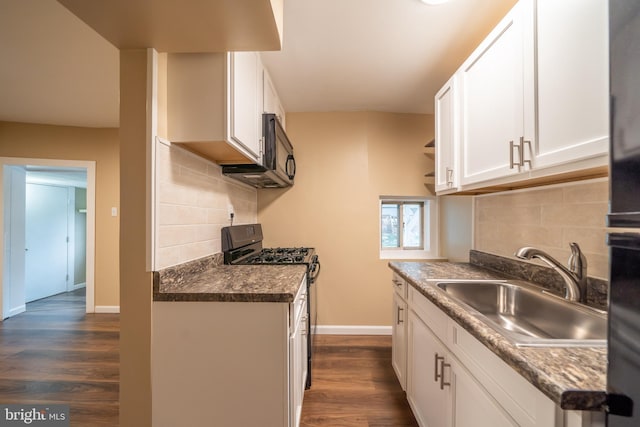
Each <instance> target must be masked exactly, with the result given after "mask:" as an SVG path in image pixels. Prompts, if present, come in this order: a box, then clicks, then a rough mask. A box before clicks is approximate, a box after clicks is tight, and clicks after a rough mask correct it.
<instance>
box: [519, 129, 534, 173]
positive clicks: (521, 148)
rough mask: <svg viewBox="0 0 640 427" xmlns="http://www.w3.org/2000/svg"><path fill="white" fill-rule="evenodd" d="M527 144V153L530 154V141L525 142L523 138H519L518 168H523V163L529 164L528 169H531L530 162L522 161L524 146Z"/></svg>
mask: <svg viewBox="0 0 640 427" xmlns="http://www.w3.org/2000/svg"><path fill="white" fill-rule="evenodd" d="M525 144H528V145H529V152H531V141H525V139H524V136H521V137H520V147H519V152H520V163H519V164H520V166H524V164H525V163H529V169H531V166H532V165H531V160H525V159H524V145H525Z"/></svg>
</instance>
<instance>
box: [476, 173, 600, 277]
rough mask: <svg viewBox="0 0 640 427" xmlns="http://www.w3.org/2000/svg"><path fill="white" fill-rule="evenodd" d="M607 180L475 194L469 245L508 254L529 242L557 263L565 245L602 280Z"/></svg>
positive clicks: (563, 256) (566, 250) (565, 256)
mask: <svg viewBox="0 0 640 427" xmlns="http://www.w3.org/2000/svg"><path fill="white" fill-rule="evenodd" d="M608 199H609V184H608V180H607V179H598V180H591V181H582V182H578V183H570V184H562V185H555V186H548V187H540V188H533V189H529V190H522V191H512V192H507V193H499V194H491V195H486V196H478V197H477V198H476V200H475V224H474V225H475V227H474V230H475V232H474V240H475V242H474V245H475V249H477V250H480V251H484V252H489V253H493V254H497V255H504V256H509V257H513V253H514V252H515V251H516V250H517V249H518V248H519V247H521V246H535V247H537V248H540V249H542V250H544V251H546V252H548V253H549V254H551V255H552V256H554V257H556V258H557V259H558V260H560V261H562V262H566V261H567V260H568V259H569V255H570V251H569V243H570V242H577V243H578V245H580V248H581V249H582V251H583V252H584V253H585V255H586V257H587V264H588V275H589V276H593V277H599V278H603V279H607V276H608V266H609V264H608V263H609V261H608V248H607V245H606V243H605V238H606V230H605V225H606V215H607V211H608Z"/></svg>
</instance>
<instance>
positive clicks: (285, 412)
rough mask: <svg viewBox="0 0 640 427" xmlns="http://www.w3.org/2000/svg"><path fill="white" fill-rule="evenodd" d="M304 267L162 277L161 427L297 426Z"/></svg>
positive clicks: (213, 264)
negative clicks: (214, 426)
mask: <svg viewBox="0 0 640 427" xmlns="http://www.w3.org/2000/svg"><path fill="white" fill-rule="evenodd" d="M306 296H307V287H306V266H304V265H257V266H251V265H238V266H235V265H221V264H220V260H219V258H218V257H215V256H214V257H208V258H204V259H201V260H196V261H192V262H189V263H186V264H183V265H180V266H177V267H171V268H168V269H165V270H161V271H159V272H155V273H154V293H153V299H154V302H153V317H152V319H153V324H152V392H153V394H152V395H153V401H152V404H153V408H152V411H153V425H154V426H176V425H203V426H204V425H221V426H222V425H269V426H283V427H288V426H296V425H298V422H299V417H300V411H301V408H302V397H303V392H304V384H305V379H306V348H307V347H306V338H307V337H306V322H307V319H306Z"/></svg>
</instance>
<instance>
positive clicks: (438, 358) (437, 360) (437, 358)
mask: <svg viewBox="0 0 640 427" xmlns="http://www.w3.org/2000/svg"><path fill="white" fill-rule="evenodd" d="M439 363H444V356H438V353H436V354H435V377H434V378H433V381H435V382H438V380H440V379H441V378H442V374H439V373H438V364H439Z"/></svg>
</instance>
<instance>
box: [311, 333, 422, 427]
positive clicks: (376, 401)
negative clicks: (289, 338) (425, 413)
mask: <svg viewBox="0 0 640 427" xmlns="http://www.w3.org/2000/svg"><path fill="white" fill-rule="evenodd" d="M314 349H315V352H314V356H313V367H312V369H313V371H312V372H313V384H312V387H311V389H310V390H307V391H306V392H305V397H304V403H303V406H302V417H301V418H302V420H301V426H304V427H316V426H331V427H333V426H341V427H373V426H375V427H382V426H385V427H405V426H411V427H415V426H417V425H418V424H417V422H416V420H415V418H414V416H413V413H412V412H411V408H410V407H409V404H408V402H407V400H406V395H405V393H404V392H403V391H402V388H401V387H400V384H399V382H398V379H397V378H396V376H395V373H394V371H393V368H392V367H391V338H390V337H388V336H338V335H318V336H315V337H314Z"/></svg>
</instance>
